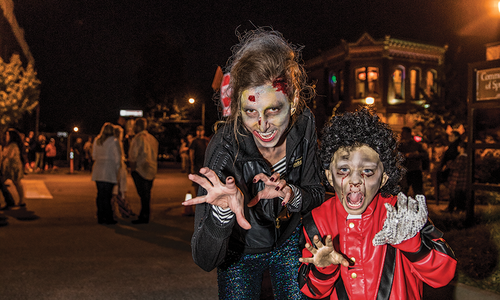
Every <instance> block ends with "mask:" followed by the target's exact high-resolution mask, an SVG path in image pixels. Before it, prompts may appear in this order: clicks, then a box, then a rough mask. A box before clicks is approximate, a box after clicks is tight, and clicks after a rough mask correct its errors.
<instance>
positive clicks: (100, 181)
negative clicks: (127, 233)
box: [92, 123, 121, 225]
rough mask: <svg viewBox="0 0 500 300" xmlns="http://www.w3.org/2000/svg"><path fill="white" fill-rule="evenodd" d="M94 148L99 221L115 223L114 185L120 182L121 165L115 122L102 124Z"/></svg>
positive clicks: (93, 176) (94, 172) (93, 177)
mask: <svg viewBox="0 0 500 300" xmlns="http://www.w3.org/2000/svg"><path fill="white" fill-rule="evenodd" d="M92 149H93V150H92V151H93V152H92V157H93V158H94V161H95V162H94V166H93V168H92V180H93V181H95V183H96V187H97V198H96V204H97V223H99V224H107V225H113V224H116V220H115V219H114V217H113V210H112V207H111V198H112V197H113V187H114V186H115V185H116V184H117V183H118V179H117V175H118V171H119V170H120V166H121V165H120V164H121V153H120V150H119V149H120V145H119V144H118V140H117V139H116V138H115V137H114V127H113V124H111V123H105V124H104V125H103V126H102V128H101V132H100V133H99V135H98V136H97V138H96V139H95V141H94V146H93V147H92Z"/></svg>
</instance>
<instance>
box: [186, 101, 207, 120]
mask: <svg viewBox="0 0 500 300" xmlns="http://www.w3.org/2000/svg"><path fill="white" fill-rule="evenodd" d="M188 101H189V103H191V104H194V103H195V102H196V100H194V98H189V100H188ZM201 125H202V126H203V127H205V101H202V102H201Z"/></svg>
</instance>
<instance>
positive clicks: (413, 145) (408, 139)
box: [398, 127, 428, 195]
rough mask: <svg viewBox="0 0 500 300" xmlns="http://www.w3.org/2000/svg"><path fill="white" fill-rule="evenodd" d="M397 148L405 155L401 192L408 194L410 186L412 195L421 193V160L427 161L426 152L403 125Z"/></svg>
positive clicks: (422, 190) (422, 191) (422, 189)
mask: <svg viewBox="0 0 500 300" xmlns="http://www.w3.org/2000/svg"><path fill="white" fill-rule="evenodd" d="M398 150H399V151H400V152H401V153H402V154H403V155H404V157H405V160H404V162H403V165H404V167H405V168H406V170H407V172H406V174H405V176H404V177H403V180H401V190H402V192H403V193H404V194H405V195H408V191H409V190H410V187H411V188H412V190H413V195H423V194H424V188H423V186H424V184H423V176H422V161H424V160H426V159H427V162H428V154H427V152H426V151H425V150H424V148H423V147H422V145H421V144H420V143H417V142H416V141H415V140H414V139H413V135H412V134H411V128H409V127H403V129H402V131H401V138H400V141H399V146H398Z"/></svg>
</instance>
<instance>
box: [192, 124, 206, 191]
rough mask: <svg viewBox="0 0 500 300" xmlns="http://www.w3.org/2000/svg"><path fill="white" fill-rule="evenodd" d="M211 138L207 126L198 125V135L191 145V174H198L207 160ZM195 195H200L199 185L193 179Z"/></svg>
mask: <svg viewBox="0 0 500 300" xmlns="http://www.w3.org/2000/svg"><path fill="white" fill-rule="evenodd" d="M209 142H210V140H209V139H208V138H207V137H206V136H205V128H204V127H203V126H202V125H200V126H198V127H196V137H195V138H194V139H193V141H192V142H191V144H190V145H189V159H190V162H191V174H198V172H199V171H200V169H201V168H203V164H204V162H205V151H206V150H207V146H208V143H209ZM193 187H194V195H195V197H196V196H197V195H198V187H199V185H198V184H197V183H196V182H194V181H193Z"/></svg>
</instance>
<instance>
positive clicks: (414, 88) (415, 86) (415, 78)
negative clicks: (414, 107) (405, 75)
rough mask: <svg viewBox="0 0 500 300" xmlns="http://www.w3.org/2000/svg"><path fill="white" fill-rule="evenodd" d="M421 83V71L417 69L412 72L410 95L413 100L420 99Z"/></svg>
mask: <svg viewBox="0 0 500 300" xmlns="http://www.w3.org/2000/svg"><path fill="white" fill-rule="evenodd" d="M419 82H420V70H417V69H413V70H410V94H411V99H412V100H419V99H420V92H419V88H420V85H419Z"/></svg>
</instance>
